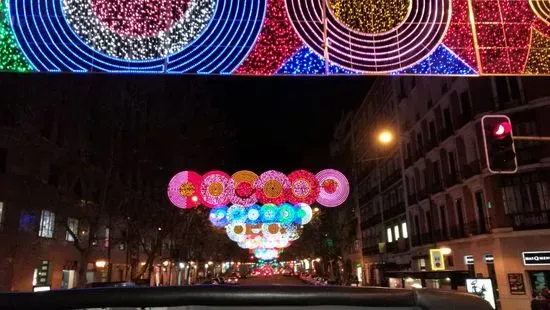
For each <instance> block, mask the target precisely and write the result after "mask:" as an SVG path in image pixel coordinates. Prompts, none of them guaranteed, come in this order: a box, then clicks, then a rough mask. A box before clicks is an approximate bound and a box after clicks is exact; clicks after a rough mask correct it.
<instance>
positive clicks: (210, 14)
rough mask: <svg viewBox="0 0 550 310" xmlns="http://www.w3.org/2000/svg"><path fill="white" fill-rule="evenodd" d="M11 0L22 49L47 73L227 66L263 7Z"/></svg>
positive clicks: (198, 0)
mask: <svg viewBox="0 0 550 310" xmlns="http://www.w3.org/2000/svg"><path fill="white" fill-rule="evenodd" d="M8 4H9V5H8V7H9V8H10V15H11V16H13V18H12V26H13V30H14V34H15V36H16V38H17V41H18V42H20V48H21V50H22V52H23V53H24V54H25V55H26V56H27V57H28V60H29V62H30V63H31V64H32V66H33V67H34V69H35V70H37V71H45V72H60V71H70V72H90V71H94V72H133V73H135V72H155V73H183V72H192V73H206V74H211V73H222V74H223V73H231V72H233V71H234V70H235V69H236V68H237V67H238V66H239V65H240V63H241V62H242V61H243V59H244V58H246V56H247V55H248V52H249V51H250V49H251V48H252V46H253V45H254V42H255V40H256V38H257V36H258V33H259V31H260V29H261V27H262V25H263V23H262V22H261V21H262V20H263V17H264V15H265V9H266V1H258V0H240V1H239V3H238V4H235V3H234V2H231V1H219V0H164V1H156V0H8ZM236 21H238V22H236ZM258 21H260V22H258Z"/></svg>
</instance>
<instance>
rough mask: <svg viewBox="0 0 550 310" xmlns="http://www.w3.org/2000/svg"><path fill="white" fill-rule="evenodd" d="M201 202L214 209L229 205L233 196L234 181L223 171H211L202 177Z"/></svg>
mask: <svg viewBox="0 0 550 310" xmlns="http://www.w3.org/2000/svg"><path fill="white" fill-rule="evenodd" d="M200 190H201V200H202V201H201V202H202V204H203V205H205V206H207V207H209V208H213V207H216V206H223V205H226V204H228V203H229V200H230V199H231V196H232V195H233V180H232V179H231V178H230V177H229V175H227V174H226V173H225V172H222V171H210V172H208V173H206V174H205V175H204V176H203V177H202V181H201V187H200Z"/></svg>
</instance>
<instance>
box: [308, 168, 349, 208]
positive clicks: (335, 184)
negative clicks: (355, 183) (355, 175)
mask: <svg viewBox="0 0 550 310" xmlns="http://www.w3.org/2000/svg"><path fill="white" fill-rule="evenodd" d="M316 177H317V181H318V182H319V186H320V192H319V197H318V198H317V202H318V203H319V204H321V205H323V206H325V207H337V206H339V205H341V204H342V203H344V202H345V201H346V199H347V198H348V196H349V183H348V179H346V177H345V176H344V175H343V174H342V173H341V172H339V171H337V170H333V169H326V170H322V171H320V172H319V173H317V175H316Z"/></svg>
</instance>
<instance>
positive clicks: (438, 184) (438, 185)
mask: <svg viewBox="0 0 550 310" xmlns="http://www.w3.org/2000/svg"><path fill="white" fill-rule="evenodd" d="M442 190H443V182H442V181H441V180H436V181H435V182H434V183H432V185H431V186H430V193H432V194H437V193H439V192H441V191H442Z"/></svg>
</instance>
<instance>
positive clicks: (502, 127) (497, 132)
mask: <svg viewBox="0 0 550 310" xmlns="http://www.w3.org/2000/svg"><path fill="white" fill-rule="evenodd" d="M510 131H512V125H511V124H510V123H509V122H501V123H500V124H497V125H496V126H495V127H494V128H493V135H494V136H496V137H497V138H504V136H505V135H507V134H509V133H510Z"/></svg>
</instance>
